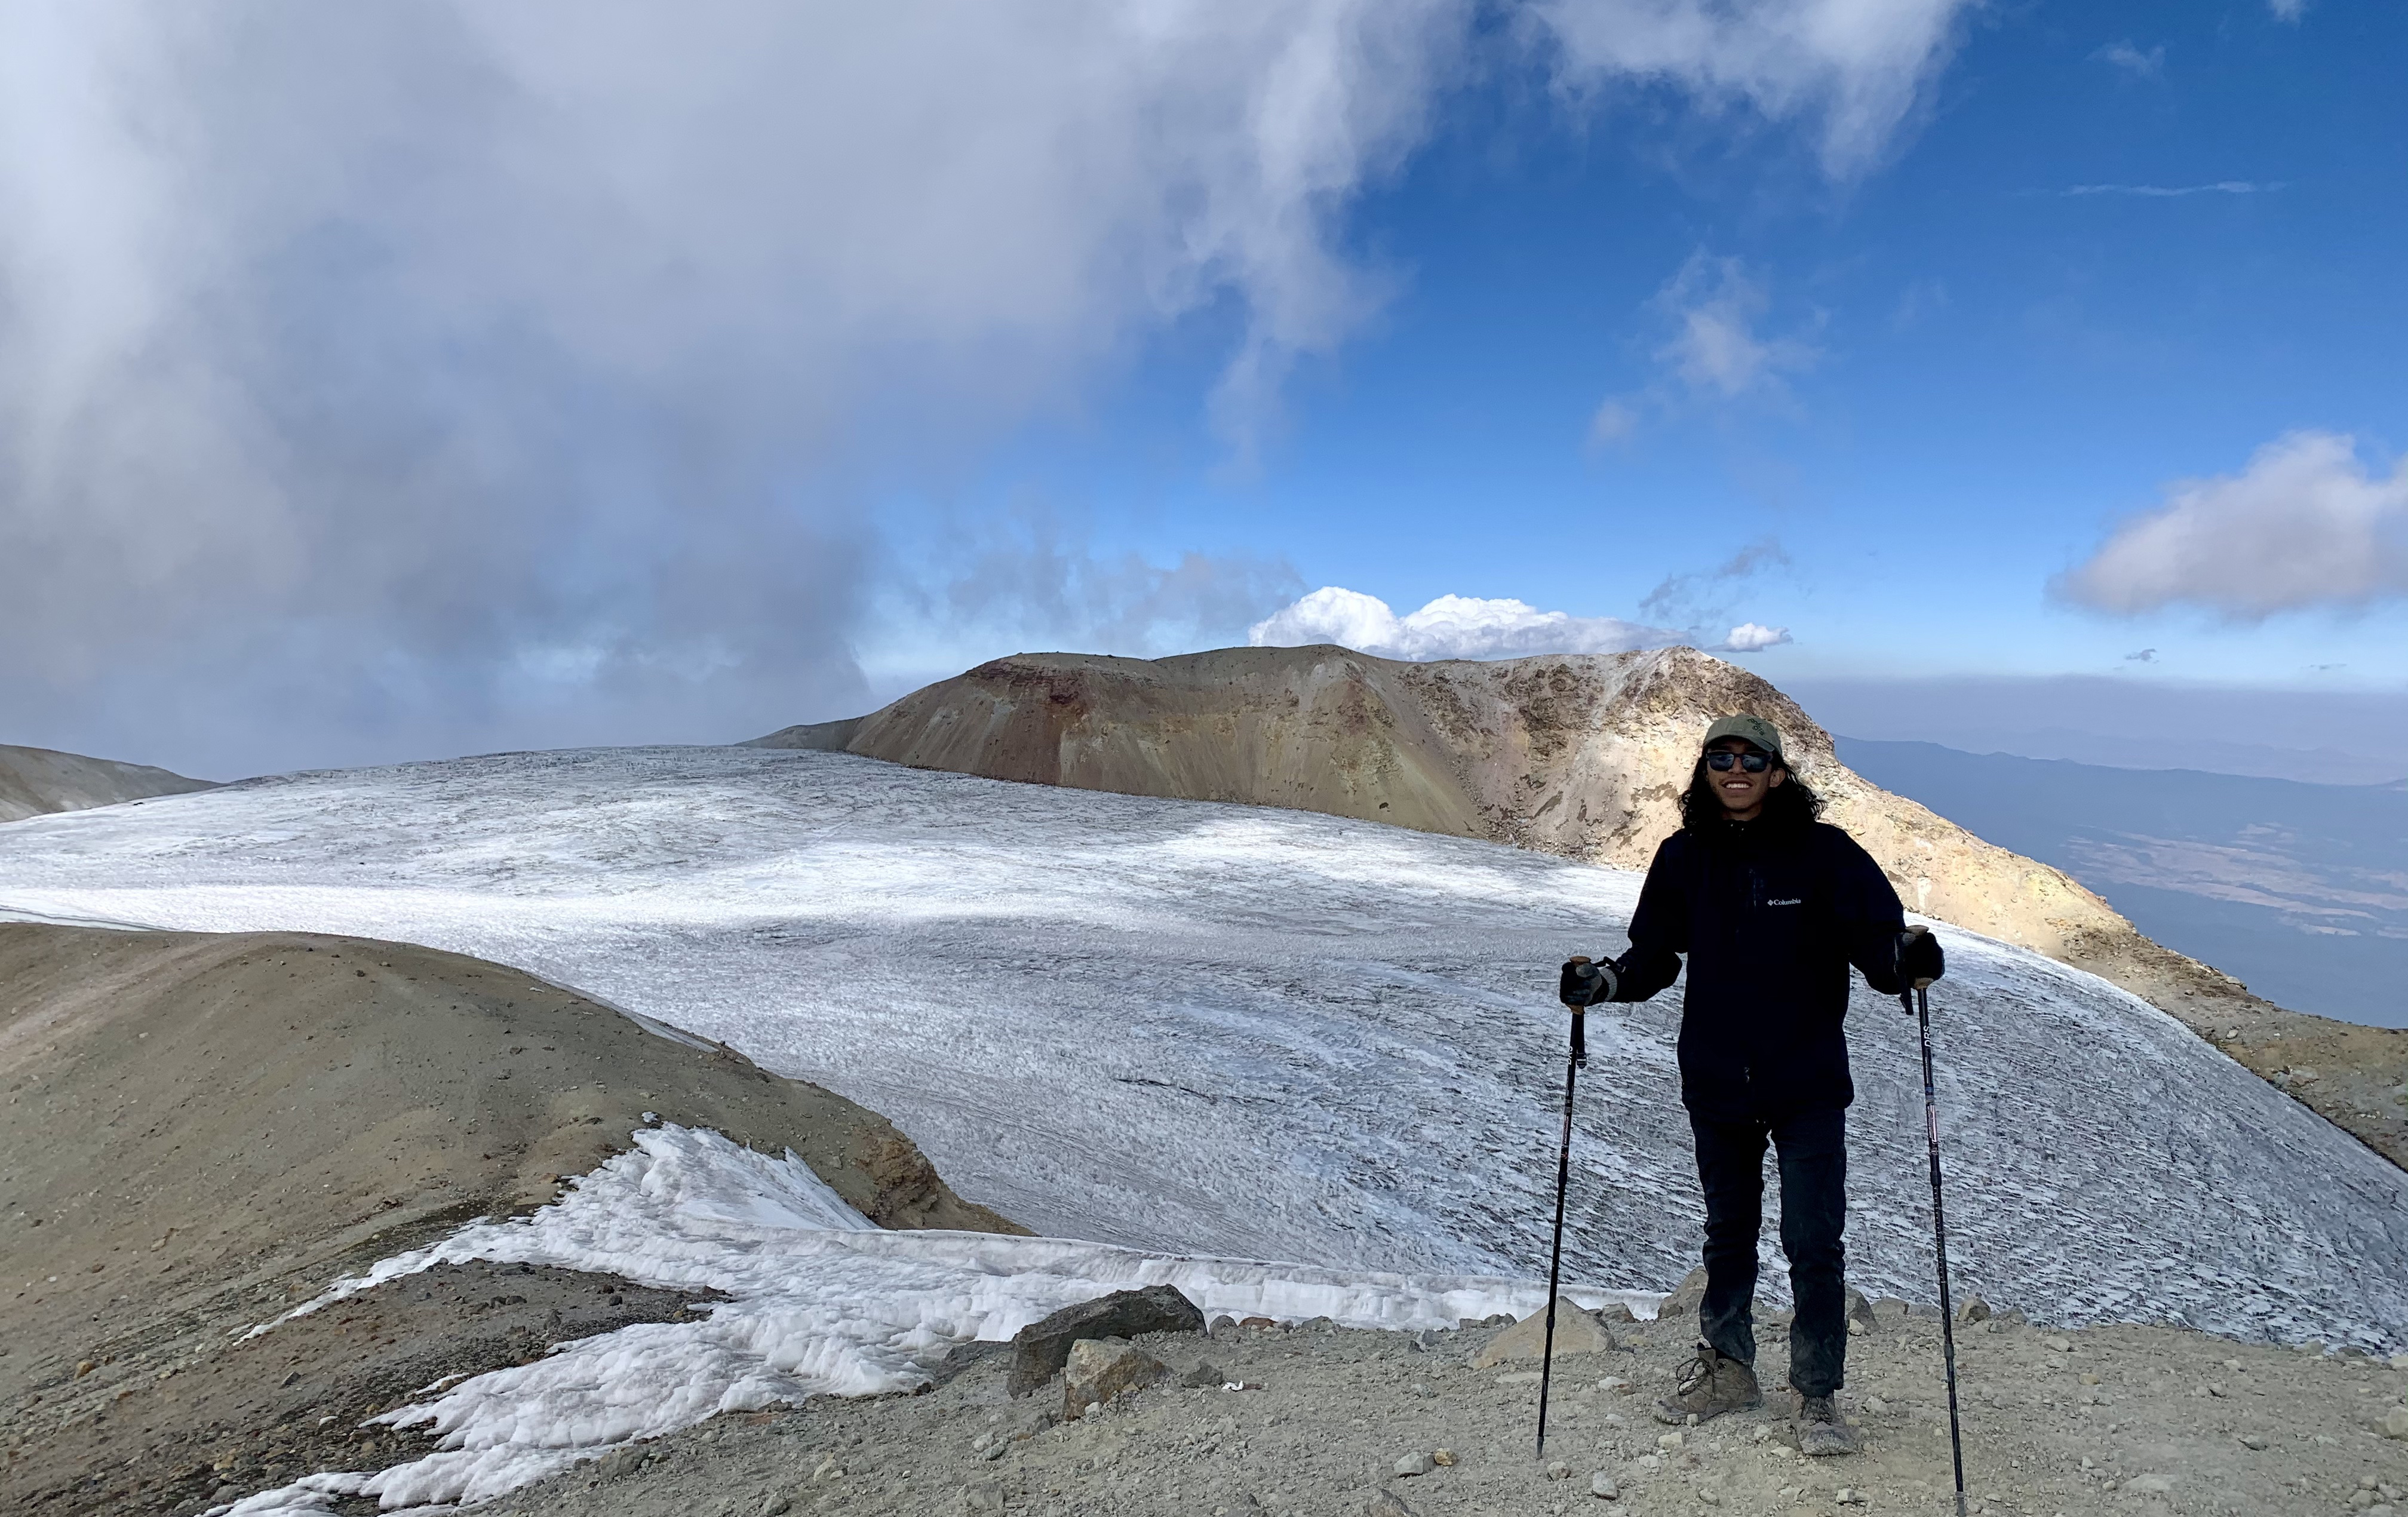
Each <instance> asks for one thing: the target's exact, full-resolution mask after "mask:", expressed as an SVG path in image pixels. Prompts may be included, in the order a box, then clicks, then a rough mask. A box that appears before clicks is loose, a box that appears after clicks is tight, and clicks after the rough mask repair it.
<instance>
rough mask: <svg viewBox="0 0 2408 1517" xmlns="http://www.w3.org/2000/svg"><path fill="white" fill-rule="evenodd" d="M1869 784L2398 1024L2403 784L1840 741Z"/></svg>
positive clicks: (2367, 1015) (2405, 882)
mask: <svg viewBox="0 0 2408 1517" xmlns="http://www.w3.org/2000/svg"><path fill="white" fill-rule="evenodd" d="M1836 741H1837V744H1838V748H1839V753H1840V757H1841V759H1842V761H1843V762H1844V763H1846V764H1847V765H1848V766H1849V767H1851V768H1853V769H1855V770H1856V772H1857V773H1859V774H1861V775H1863V776H1864V777H1865V778H1866V779H1868V780H1871V781H1872V782H1873V783H1875V784H1877V785H1880V786H1883V787H1884V788H1885V789H1888V790H1891V791H1894V792H1896V793H1898V794H1901V795H1905V796H1907V797H1909V798H1911V799H1913V800H1916V801H1920V802H1922V803H1923V804H1924V805H1926V806H1928V807H1929V808H1931V809H1933V810H1935V811H1937V812H1939V813H1940V814H1941V815H1942V816H1945V817H1947V818H1948V819H1949V820H1950V821H1952V822H1955V823H1958V824H1959V825H1962V826H1965V827H1968V828H1971V830H1972V831H1973V832H1975V833H1978V834H1979V835H1980V836H1982V837H1985V838H1987V839H1988V840H1989V841H1991V842H1994V843H1997V844H1998V845H1999V846H2000V847H2001V848H2008V849H2013V850H2014V852H2018V853H2022V854H2025V855H2027V856H2028V857H2031V858H2035V859H2038V860H2040V861H2041V862H2042V863H2044V864H2051V865H2054V866H2057V867H2058V868H2060V869H2063V870H2065V871H2066V872H2067V873H2068V874H2071V876H2073V877H2074V878H2075V879H2076V880H2080V881H2082V883H2083V884H2085V885H2087V886H2088V887H2090V888H2091V889H2092V890H2094V891H2097V892H2098V893H2099V894H2100V895H2103V896H2105V897H2106V899H2107V901H2108V904H2110V905H2111V906H2113V907H2114V908H2115V909H2117V910H2118V911H2121V912H2122V913H2124V915H2126V916H2127V917H2128V918H2130V919H2131V921H2132V923H2133V925H2134V926H2137V927H2139V928H2140V929H2141V931H2143V932H2144V933H2146V934H2148V935H2149V936H2150V937H2154V938H2156V939H2157V941H2158V942H2161V943H2163V944H2165V945H2166V946H2167V947H2169V948H2171V949H2174V950H2176V951H2178V952H2183V953H2187V954H2189V955H2190V956H2191V957H2193V958H2196V959H2200V960H2201V961H2203V962H2205V963H2207V964H2210V965H2213V966H2215V967H2216V968H2218V969H2221V970H2223V971H2225V972H2226V973H2227V974H2229V975H2233V976H2235V977H2237V978H2239V979H2241V980H2244V981H2246V982H2247V984H2248V986H2249V988H2250V989H2251V990H2253V991H2255V992H2257V994H2258V995H2262V996H2265V997H2266V998H2267V999H2269V1000H2271V1001H2274V1002H2276V1003H2277V1004H2279V1005H2282V1006H2284V1007H2287V1008H2288V1009H2292V1010H2294V1011H2305V1012H2309V1013H2312V1014H2314V1015H2316V1016H2323V1017H2332V1018H2336V1019H2338V1020H2341V1021H2345V1022H2357V1023H2367V1024H2370V1025H2372V1026H2378V1027H2408V989H2403V987H2408V781H2393V782H2389V783H2385V784H2373V785H2361V784H2348V785H2339V784H2336V785H2317V784H2304V783H2301V782H2299V781H2297V780H2272V779H2260V778H2254V777H2249V776H2243V775H2229V774H2208V773H2203V772H2200V771H2198V770H2192V769H2129V768H2109V767H2103V766H2097V765H2089V764H2076V763H2072V762H2070V761H2067V760H2063V759H2032V758H2018V757H2015V756H2014V755H2011V754H2006V753H1968V752H1961V751H1957V750H1956V749H1952V748H1942V747H1941V746H1939V745H1938V744H1935V743H1913V742H1869V741H1864V740H1860V739H1856V738H1849V737H1841V738H1838V739H1836Z"/></svg>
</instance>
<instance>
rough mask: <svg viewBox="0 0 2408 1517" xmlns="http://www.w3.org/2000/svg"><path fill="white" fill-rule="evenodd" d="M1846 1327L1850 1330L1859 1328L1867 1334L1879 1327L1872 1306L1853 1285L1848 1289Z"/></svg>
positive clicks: (1863, 1294) (1879, 1322)
mask: <svg viewBox="0 0 2408 1517" xmlns="http://www.w3.org/2000/svg"><path fill="white" fill-rule="evenodd" d="M1848 1325H1849V1327H1850V1328H1852V1329H1853V1328H1857V1327H1861V1328H1863V1329H1864V1330H1865V1331H1866V1332H1868V1333H1870V1332H1871V1331H1872V1330H1873V1329H1874V1328H1876V1327H1879V1326H1880V1325H1881V1319H1880V1318H1879V1317H1877V1316H1875V1315H1874V1314H1873V1304H1872V1303H1871V1301H1868V1300H1866V1299H1865V1293H1864V1292H1862V1291H1860V1290H1858V1289H1856V1287H1855V1286H1853V1285H1851V1286H1849V1287H1848Z"/></svg>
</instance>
